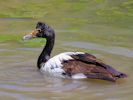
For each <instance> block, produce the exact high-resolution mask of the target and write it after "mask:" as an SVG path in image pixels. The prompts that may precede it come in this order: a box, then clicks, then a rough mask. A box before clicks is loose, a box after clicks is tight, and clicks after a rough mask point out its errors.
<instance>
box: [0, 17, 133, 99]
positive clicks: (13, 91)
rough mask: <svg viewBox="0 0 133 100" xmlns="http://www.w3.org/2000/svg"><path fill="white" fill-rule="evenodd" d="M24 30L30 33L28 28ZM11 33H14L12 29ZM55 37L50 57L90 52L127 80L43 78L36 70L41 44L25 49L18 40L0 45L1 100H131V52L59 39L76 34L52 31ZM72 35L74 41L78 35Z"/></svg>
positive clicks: (96, 44)
mask: <svg viewBox="0 0 133 100" xmlns="http://www.w3.org/2000/svg"><path fill="white" fill-rule="evenodd" d="M13 20H14V19H13ZM17 20H18V19H17ZM21 21H22V20H21ZM21 21H20V22H21ZM33 22H34V21H33ZM8 24H9V22H7V25H8ZM23 25H24V24H23ZM33 28H34V27H33ZM27 30H28V32H29V31H30V29H28V28H27ZM14 31H18V30H17V29H13V32H14ZM21 31H22V32H24V33H21V35H20V36H21V37H22V36H23V35H24V34H26V33H25V30H21ZM4 32H5V33H6V32H8V30H7V31H4ZM56 33H57V39H56V44H55V48H54V50H53V54H52V55H53V56H54V55H56V54H58V53H60V52H63V51H80V50H81V51H86V52H90V53H92V54H94V55H96V56H97V57H99V58H101V59H102V60H104V61H105V62H107V63H109V64H110V65H112V66H114V67H115V68H116V69H118V70H120V71H122V72H125V73H127V74H128V78H127V79H121V80H118V81H117V82H116V83H112V82H106V81H101V80H93V79H88V80H68V79H58V78H53V77H47V76H44V75H42V74H41V73H40V72H39V70H38V69H37V67H36V60H37V57H38V55H39V53H40V52H41V49H42V46H41V45H43V42H42V43H41V45H40V44H39V45H40V47H39V46H37V47H36V46H35V47H28V46H25V45H23V44H24V43H25V42H24V41H22V40H21V37H20V42H17V43H16V42H14V41H7V42H1V43H0V55H1V56H0V80H1V81H0V99H1V100H2V99H6V100H72V99H76V100H89V99H90V100H97V99H99V100H132V98H133V96H132V93H133V85H132V82H133V78H132V77H133V73H132V66H133V64H132V60H133V56H132V53H133V51H132V48H124V47H121V48H120V47H113V46H109V45H108V46H104V45H103V44H98V43H92V42H89V41H88V42H87V41H86V42H83V41H80V39H79V41H78V42H77V41H71V42H70V41H69V42H68V41H67V42H66V41H63V40H62V39H60V38H61V37H60V35H61V34H62V37H63V35H64V34H73V33H74V34H76V33H77V31H67V30H64V31H62V30H60V29H56ZM76 35H77V37H78V34H76ZM7 36H8V35H7ZM64 38H65V37H64ZM79 38H80V36H79ZM66 40H67V39H66ZM68 40H71V39H69V38H68ZM32 42H35V41H32ZM26 43H28V41H26Z"/></svg>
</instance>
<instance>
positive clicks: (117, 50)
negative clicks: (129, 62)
mask: <svg viewBox="0 0 133 100" xmlns="http://www.w3.org/2000/svg"><path fill="white" fill-rule="evenodd" d="M63 45H66V46H73V47H78V48H84V49H91V50H99V51H104V52H106V53H110V54H115V55H120V56H125V57H130V58H133V50H130V49H127V48H122V47H112V46H104V45H100V44H95V43H90V42H77V41H75V42H64V44H63Z"/></svg>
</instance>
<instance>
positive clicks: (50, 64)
mask: <svg viewBox="0 0 133 100" xmlns="http://www.w3.org/2000/svg"><path fill="white" fill-rule="evenodd" d="M76 54H84V53H83V52H65V53H61V54H59V55H57V56H54V57H53V58H51V59H49V60H48V61H47V62H46V63H43V64H42V67H41V72H43V73H44V74H48V75H50V76H56V77H63V78H64V76H63V75H62V73H65V71H64V70H63V69H62V67H63V65H62V62H63V61H64V60H65V61H66V60H71V59H73V58H72V57H71V55H76Z"/></svg>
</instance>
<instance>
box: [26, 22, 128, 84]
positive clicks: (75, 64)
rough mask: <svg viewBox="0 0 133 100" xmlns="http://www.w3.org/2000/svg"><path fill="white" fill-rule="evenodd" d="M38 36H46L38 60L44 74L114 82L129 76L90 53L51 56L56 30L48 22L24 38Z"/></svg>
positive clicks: (39, 25)
mask: <svg viewBox="0 0 133 100" xmlns="http://www.w3.org/2000/svg"><path fill="white" fill-rule="evenodd" d="M37 37H38V38H46V44H45V46H44V48H43V50H42V52H41V54H40V56H39V57H38V61H37V67H38V69H39V70H40V71H41V72H43V73H44V74H47V75H50V76H55V77H61V78H71V79H85V78H91V79H101V80H107V81H113V82H115V81H116V80H117V79H119V78H125V77H127V75H126V74H124V73H121V72H119V71H117V70H116V69H114V68H113V67H111V66H110V65H108V64H105V63H103V62H102V61H101V60H99V59H98V58H96V57H95V56H94V55H92V54H89V53H84V52H64V53H60V54H58V55H56V56H54V57H52V58H50V54H51V52H52V49H53V47H54V42H55V32H54V30H53V28H52V27H50V26H49V25H47V24H46V23H43V22H38V23H37V25H36V28H35V30H33V31H32V32H31V33H30V34H27V35H25V36H23V39H24V40H28V39H31V38H37Z"/></svg>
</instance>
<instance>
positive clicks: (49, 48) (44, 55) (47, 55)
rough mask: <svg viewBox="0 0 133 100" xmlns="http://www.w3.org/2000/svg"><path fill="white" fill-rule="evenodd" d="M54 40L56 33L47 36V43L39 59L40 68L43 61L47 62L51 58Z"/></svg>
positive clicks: (38, 65)
mask: <svg viewBox="0 0 133 100" xmlns="http://www.w3.org/2000/svg"><path fill="white" fill-rule="evenodd" d="M54 40H55V36H54V35H53V36H51V37H47V38H46V45H45V47H44V48H43V50H42V53H41V54H40V56H39V58H38V61H37V67H38V68H39V69H40V68H41V64H42V63H45V62H46V61H48V60H49V58H50V54H51V51H52V49H53V46H54Z"/></svg>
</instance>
